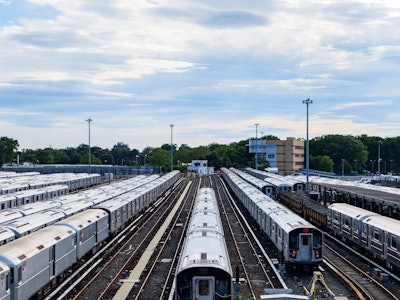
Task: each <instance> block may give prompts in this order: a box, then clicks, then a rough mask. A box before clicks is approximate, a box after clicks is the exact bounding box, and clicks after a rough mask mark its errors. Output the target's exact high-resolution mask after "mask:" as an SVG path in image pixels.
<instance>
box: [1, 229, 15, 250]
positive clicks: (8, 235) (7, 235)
mask: <svg viewBox="0 0 400 300" xmlns="http://www.w3.org/2000/svg"><path fill="white" fill-rule="evenodd" d="M14 237H15V234H14V232H13V231H12V230H11V229H10V228H7V227H2V226H1V225H0V241H7V240H9V239H14ZM0 252H1V251H0Z"/></svg>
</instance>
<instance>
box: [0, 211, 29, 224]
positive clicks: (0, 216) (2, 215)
mask: <svg viewBox="0 0 400 300" xmlns="http://www.w3.org/2000/svg"><path fill="white" fill-rule="evenodd" d="M23 216H24V215H23V214H22V212H20V211H18V210H16V209H5V210H2V211H0V224H3V223H6V222H9V221H11V220H15V219H18V218H21V217H23Z"/></svg>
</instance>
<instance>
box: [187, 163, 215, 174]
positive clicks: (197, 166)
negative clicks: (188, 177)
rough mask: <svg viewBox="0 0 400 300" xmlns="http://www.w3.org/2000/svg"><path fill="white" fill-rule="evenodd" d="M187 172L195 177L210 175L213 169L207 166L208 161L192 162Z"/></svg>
mask: <svg viewBox="0 0 400 300" xmlns="http://www.w3.org/2000/svg"><path fill="white" fill-rule="evenodd" d="M187 171H188V173H195V174H196V175H197V176H202V175H210V174H213V173H214V167H209V166H208V160H192V163H191V164H190V166H188V168H187Z"/></svg>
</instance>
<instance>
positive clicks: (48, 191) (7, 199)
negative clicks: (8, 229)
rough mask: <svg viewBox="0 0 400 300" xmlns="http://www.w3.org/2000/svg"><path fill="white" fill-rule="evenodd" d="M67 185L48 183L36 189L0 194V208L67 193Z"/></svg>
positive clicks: (44, 199) (43, 199)
mask: <svg viewBox="0 0 400 300" xmlns="http://www.w3.org/2000/svg"><path fill="white" fill-rule="evenodd" d="M68 192H69V187H68V185H66V184H55V185H49V186H45V187H41V188H36V189H27V190H23V191H17V192H13V193H8V194H4V195H0V210H4V209H8V208H13V207H16V206H21V205H25V204H29V203H34V202H39V201H46V200H49V199H53V198H56V197H60V196H64V195H67V194H68Z"/></svg>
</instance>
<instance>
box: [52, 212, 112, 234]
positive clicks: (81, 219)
mask: <svg viewBox="0 0 400 300" xmlns="http://www.w3.org/2000/svg"><path fill="white" fill-rule="evenodd" d="M102 218H108V214H107V213H106V212H105V211H104V210H102V209H88V210H85V211H83V212H80V213H78V214H76V215H73V216H71V217H68V218H66V219H64V220H61V221H59V222H57V223H54V224H53V225H54V226H53V227H58V226H65V225H67V226H68V227H71V228H73V229H74V230H77V231H79V230H81V229H82V228H85V227H87V226H90V225H91V224H93V223H94V222H97V221H98V220H100V219H102Z"/></svg>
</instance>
